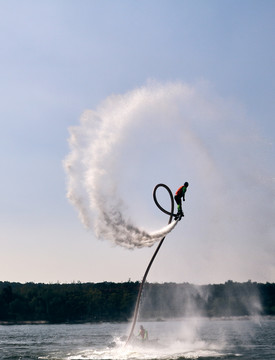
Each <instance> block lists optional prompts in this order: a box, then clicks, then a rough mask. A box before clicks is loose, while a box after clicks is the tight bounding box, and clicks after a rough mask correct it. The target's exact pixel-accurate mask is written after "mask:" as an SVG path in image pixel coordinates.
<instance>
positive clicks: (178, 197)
mask: <svg viewBox="0 0 275 360" xmlns="http://www.w3.org/2000/svg"><path fill="white" fill-rule="evenodd" d="M188 186H189V184H188V182H187V181H186V182H185V183H184V185H183V186H181V187H179V188H178V190H177V191H176V193H175V196H174V199H175V201H176V203H177V205H178V213H177V216H184V214H183V212H182V207H181V199H182V201H185V193H186V190H187V188H188Z"/></svg>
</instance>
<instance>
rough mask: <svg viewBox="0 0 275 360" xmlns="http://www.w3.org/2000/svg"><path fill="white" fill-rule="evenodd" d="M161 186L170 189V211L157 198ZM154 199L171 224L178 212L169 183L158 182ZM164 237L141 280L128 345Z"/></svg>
mask: <svg viewBox="0 0 275 360" xmlns="http://www.w3.org/2000/svg"><path fill="white" fill-rule="evenodd" d="M159 187H164V188H165V189H166V190H167V191H168V194H169V196H170V201H171V210H170V212H169V211H167V210H165V209H164V208H163V207H162V206H161V205H160V204H159V202H158V200H157V196H156V192H157V189H158V188H159ZM153 199H154V201H155V204H156V205H157V207H158V208H159V209H160V210H161V211H162V212H164V213H165V214H167V215H169V216H170V217H169V221H168V224H170V223H171V222H172V220H173V216H175V215H176V214H174V199H173V194H172V192H171V190H170V188H169V187H168V186H167V185H165V184H158V185H156V186H155V188H154V191H153ZM177 221H178V220H177ZM164 239H165V236H164V237H163V238H162V239H161V241H160V243H159V244H158V247H157V248H156V250H155V252H154V254H153V256H152V258H151V260H150V262H149V264H148V266H147V268H146V271H145V273H144V275H143V279H142V282H141V284H140V286H139V292H138V297H137V301H136V306H135V312H134V317H133V323H132V327H131V330H130V334H129V336H128V339H127V341H126V345H127V344H128V343H129V341H130V340H131V338H132V336H133V333H134V329H135V325H136V322H137V316H138V311H139V305H140V299H141V294H142V290H143V286H144V283H145V281H146V278H147V275H148V273H149V270H150V268H151V266H152V264H153V262H154V260H155V257H156V256H157V253H158V252H159V249H160V247H161V245H162V243H163V241H164Z"/></svg>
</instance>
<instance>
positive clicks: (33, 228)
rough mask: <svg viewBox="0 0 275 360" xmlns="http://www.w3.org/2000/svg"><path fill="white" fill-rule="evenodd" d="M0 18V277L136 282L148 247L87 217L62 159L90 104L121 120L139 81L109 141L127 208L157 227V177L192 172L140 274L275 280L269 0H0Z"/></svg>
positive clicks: (273, 11)
mask: <svg viewBox="0 0 275 360" xmlns="http://www.w3.org/2000/svg"><path fill="white" fill-rule="evenodd" d="M0 16H1V21H0V40H1V52H0V54H1V57H0V59H1V67H0V79H1V81H0V92H1V105H0V114H1V132H0V137H1V141H0V146H1V152H0V154H1V155H0V159H1V160H0V161H1V175H2V176H1V178H2V181H1V184H2V186H1V190H0V198H1V202H0V211H1V216H0V219H1V220H0V221H1V234H0V244H1V252H0V281H17V282H29V281H32V282H45V283H49V282H57V281H60V282H72V281H81V282H88V281H89V282H99V281H115V282H120V281H128V279H131V280H133V281H135V280H141V278H142V276H143V273H144V271H145V268H146V266H147V263H148V262H149V260H150V258H151V256H152V254H153V251H154V250H155V246H154V247H151V248H144V249H137V250H132V251H129V250H126V249H124V248H122V247H120V246H114V245H113V244H112V243H111V242H110V241H108V240H99V239H97V238H96V236H95V234H94V232H93V230H91V229H90V230H87V229H85V228H84V226H83V224H82V223H81V221H80V219H79V217H78V213H77V211H76V209H75V208H74V207H73V206H72V204H71V203H70V202H69V201H68V200H67V198H66V192H67V178H66V173H65V170H64V167H63V162H64V159H65V158H66V157H67V156H68V154H69V153H70V148H69V144H68V139H69V136H70V135H69V128H70V127H72V126H73V127H78V126H80V130H81V125H80V119H81V117H82V114H83V113H84V112H85V111H86V110H92V111H95V112H96V113H97V114H99V115H101V114H106V113H107V114H112V113H113V112H115V111H116V114H117V115H116V116H118V117H119V116H122V113H123V112H122V110H121V109H120V107H119V106H120V101H121V99H122V100H123V101H124V102H125V103H126V105H127V106H128V105H129V106H130V105H131V106H133V101H134V98H135V94H136V93H138V94H141V95H140V97H139V102H138V103H137V104H135V106H133V108H134V110H132V112H131V114H130V115H129V116H131V117H129V119H130V118H131V121H132V122H131V123H129V125H127V126H128V127H127V129H125V131H124V130H123V131H124V132H123V135H124V137H123V138H122V140H121V143H120V144H119V146H118V148H119V149H118V148H117V147H116V148H114V153H115V152H116V151H117V152H118V153H119V155H118V157H116V158H114V159H116V165H117V167H116V168H115V171H114V172H113V174H114V176H116V177H117V178H116V179H115V181H118V179H119V182H118V188H119V193H120V195H121V198H122V199H123V201H124V203H125V204H126V206H127V214H129V216H131V219H132V220H133V221H134V222H135V223H137V224H138V226H141V227H143V228H145V229H147V228H148V230H157V229H158V228H159V227H162V226H164V225H166V223H167V221H168V219H167V217H166V216H164V215H163V214H161V213H160V212H159V210H158V209H157V208H156V207H155V205H154V204H153V200H152V190H153V187H154V186H155V185H156V184H157V183H158V182H165V183H167V185H168V186H169V187H171V189H172V190H173V191H175V190H176V188H178V187H179V186H180V185H182V183H183V182H184V181H186V180H187V181H189V182H190V187H189V189H188V192H187V194H186V202H185V204H184V211H185V215H186V216H185V218H184V219H183V220H182V221H181V222H180V223H179V224H178V225H177V227H176V228H175V230H174V231H173V232H171V233H170V234H169V235H168V236H167V238H166V240H165V242H164V244H163V247H162V248H161V250H160V254H159V255H158V257H157V258H156V260H155V263H154V265H153V267H152V270H151V272H150V274H149V276H148V281H150V282H155V281H157V282H165V281H175V282H191V283H196V284H207V283H219V282H224V281H227V280H229V279H231V280H233V281H247V280H249V279H250V280H252V281H259V282H266V281H269V282H274V280H275V260H274V259H275V257H274V250H275V246H274V240H275V224H274V217H275V162H274V156H275V150H274V140H275V122H274V117H275V101H274V94H275V89H274V84H275V68H274V63H275V57H274V54H275V44H274V42H275V41H274V39H275V23H274V18H275V2H274V1H268V0H258V1H253V0H242V1H239V0H230V1H227V0H224V1H220V0H216V1H215V0H209V1H207V0H201V1H199V0H195V1H194V0H192V1H191V0H190V1H184V0H181V1H177V0H135V1H131V0H127V1H126V0H124V1H122V0H117V1H111V0H110V1H106V0H89V1H88V0H87V1H86V0H81V1H79V0H59V1H55V0H47V1H46V0H44V1H43V0H40V1H36V0H33V1H28V0H15V1H14V0H9V1H5V0H0ZM152 84H153V85H152ZM177 84H178V85H177ZM177 86H178V88H179V89H180V90H176V91H174V89H175V87H177ZM178 88H177V89H178ZM140 89H141V90H140ZM160 93H161V94H160ZM166 93H167V97H166V95H165V94H166ZM157 94H160V95H157ZM184 94H188V96H187V95H186V97H185V95H184ZM110 97H111V98H110ZM106 99H107V100H106ZM115 109H117V110H115ZM127 121H128V118H127V116H126V124H128V122H127ZM129 121H130V120H129ZM148 124H150V126H149V125H148ZM90 130H91V132H92V131H93V129H92V128H91V129H90ZM81 131H82V130H81ZM126 155H127V156H126ZM129 158H130V159H131V163H129V160H128V159H129ZM114 167H115V165H114ZM118 173H119V175H118ZM128 212H129V213H128Z"/></svg>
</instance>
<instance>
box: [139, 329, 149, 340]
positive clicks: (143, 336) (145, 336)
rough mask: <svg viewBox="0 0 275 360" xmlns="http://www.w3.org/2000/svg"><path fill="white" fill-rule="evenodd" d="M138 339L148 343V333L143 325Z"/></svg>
mask: <svg viewBox="0 0 275 360" xmlns="http://www.w3.org/2000/svg"><path fill="white" fill-rule="evenodd" d="M138 337H140V339H141V341H147V340H148V331H147V330H146V329H144V327H143V326H142V325H140V330H139V333H138Z"/></svg>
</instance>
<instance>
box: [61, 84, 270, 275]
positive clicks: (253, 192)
mask: <svg viewBox="0 0 275 360" xmlns="http://www.w3.org/2000/svg"><path fill="white" fill-rule="evenodd" d="M69 144H70V149H71V152H70V154H69V155H68V156H67V158H66V160H65V162H64V164H65V168H66V172H67V175H68V192H67V196H68V198H69V199H70V201H71V202H72V203H73V204H74V206H75V207H76V208H77V210H78V213H79V216H80V219H81V221H82V222H83V224H85V226H86V227H87V228H89V229H91V230H92V231H93V233H94V234H95V235H96V236H97V237H98V238H101V239H108V240H111V241H112V242H113V243H116V244H118V245H121V246H124V247H126V248H135V247H144V246H151V245H153V244H154V243H155V242H156V241H158V240H160V239H161V237H162V236H164V235H165V234H167V233H168V232H169V231H171V230H172V228H173V227H174V226H175V225H176V222H173V223H172V224H171V225H170V226H168V227H165V229H162V231H160V232H158V231H156V232H153V233H152V231H153V230H154V228H150V227H152V226H153V225H154V224H156V220H155V219H156V216H155V213H158V211H159V210H158V209H156V208H155V205H154V204H153V201H152V189H153V188H154V186H155V185H156V184H157V183H160V182H163V183H166V184H167V185H168V186H169V187H170V188H171V189H172V191H175V190H176V189H177V188H178V187H179V186H180V185H182V184H183V182H184V181H189V183H190V186H189V188H188V192H187V196H186V197H187V199H186V200H187V201H186V205H187V206H188V209H189V210H188V216H189V217H188V219H190V218H192V219H193V220H192V221H193V223H192V222H191V223H190V222H189V228H187V229H186V232H185V236H186V237H187V238H189V239H190V242H189V244H191V243H193V244H195V243H200V251H201V253H202V255H203V253H205V252H204V250H205V251H206V250H207V257H205V256H204V255H203V257H202V258H201V260H202V263H203V264H204V266H208V269H209V271H211V267H213V268H214V267H215V268H217V267H218V268H220V267H223V266H224V264H225V260H226V259H227V258H228V259H229V258H230V261H228V266H229V268H230V266H231V265H232V269H231V270H232V271H231V273H229V274H228V275H226V277H228V276H230V274H232V276H234V274H235V273H234V272H235V270H236V271H240V267H241V265H240V264H242V268H243V271H244V272H245V273H249V271H250V270H249V269H250V268H251V269H252V268H255V264H256V263H257V264H259V266H258V270H257V271H258V273H259V274H260V275H261V274H264V273H265V274H266V275H267V278H271V277H272V271H273V268H274V267H273V264H274V259H273V260H272V258H271V256H270V254H272V248H273V245H272V244H273V241H272V239H273V238H274V234H275V228H274V221H273V219H274V208H275V204H274V198H275V197H274V178H275V176H274V175H275V171H274V162H273V161H272V151H273V150H272V149H273V145H272V144H270V142H268V141H266V140H264V139H262V138H261V136H259V132H258V131H257V129H256V128H255V126H254V125H253V124H252V122H251V120H248V119H247V117H246V114H245V113H244V110H243V109H242V108H241V106H240V105H238V104H237V103H235V102H233V101H228V100H225V99H222V98H220V97H218V96H217V95H216V94H214V93H213V91H212V90H211V88H210V87H209V86H208V85H207V84H204V83H201V84H196V85H188V84H182V83H168V84H158V83H153V82H152V83H148V84H147V85H146V86H144V87H141V88H138V89H135V90H133V91H130V92H128V93H126V94H124V95H113V96H110V97H109V98H107V99H106V100H105V101H104V102H102V104H100V105H99V106H98V107H97V109H95V110H94V111H91V110H88V111H85V112H84V114H83V116H82V117H81V119H80V124H79V126H75V127H72V128H70V138H69ZM270 154H271V156H270ZM144 199H146V200H144ZM160 202H161V203H163V202H162V201H160ZM184 205H185V204H184ZM186 205H185V206H186ZM163 206H164V207H165V205H163ZM168 206H169V205H167V207H168ZM153 211H155V213H153ZM160 216H163V215H160ZM167 218H168V217H167ZM167 218H166V220H165V221H167ZM133 219H135V220H133ZM139 224H141V225H142V226H140V225H139ZM192 224H193V225H192ZM157 226H158V227H159V224H157ZM190 226H191V227H190ZM148 227H149V229H148ZM146 228H147V229H146ZM191 239H192V241H191ZM259 239H261V245H260V246H259ZM190 246H191V245H190ZM204 247H205V249H204ZM209 249H211V251H208V250H209ZM247 249H249V255H250V256H249V257H247V256H245V255H246V253H247ZM260 254H262V255H261V256H262V259H264V266H263V265H261V266H260V263H259V261H256V259H257V257H258V256H260ZM196 255H197V256H198V257H200V253H197V254H196ZM224 256H225V257H224ZM232 257H233V258H234V261H232V260H231V259H232ZM244 259H245V261H246V262H249V261H250V262H251V264H250V265H248V267H246V266H245V264H244ZM207 261H208V262H209V264H208V265H207V264H206V262H207ZM186 264H187V262H186ZM193 264H194V262H192V264H191V265H190V266H193ZM236 264H238V265H237V266H236ZM202 268H203V267H202ZM213 271H214V270H213ZM255 271H256V270H255ZM248 276H249V275H248ZM246 279H247V278H246Z"/></svg>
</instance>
